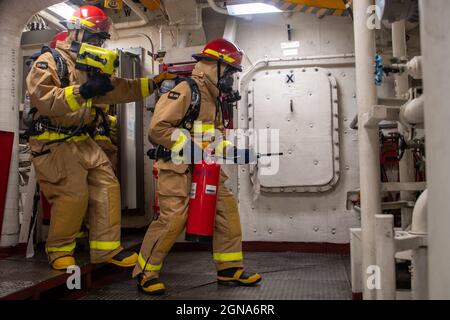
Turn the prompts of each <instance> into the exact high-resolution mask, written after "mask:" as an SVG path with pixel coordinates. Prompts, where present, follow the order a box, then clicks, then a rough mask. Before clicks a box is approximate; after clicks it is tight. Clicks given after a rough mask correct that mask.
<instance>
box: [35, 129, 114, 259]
mask: <svg viewBox="0 0 450 320" xmlns="http://www.w3.org/2000/svg"><path fill="white" fill-rule="evenodd" d="M30 146H31V148H32V150H33V151H35V152H38V150H39V149H40V146H42V142H41V141H35V140H30ZM46 148H47V147H46ZM47 149H49V150H50V152H49V153H45V154H43V155H39V156H35V157H34V158H33V164H34V167H35V169H36V173H37V177H38V179H39V185H40V187H41V190H42V192H43V193H44V195H45V197H46V198H47V199H48V201H49V202H50V204H51V205H52V216H51V220H50V229H49V234H48V240H47V245H46V251H47V254H48V257H49V260H50V262H53V261H54V260H55V259H57V258H59V257H63V256H67V255H72V254H73V252H74V249H75V246H76V242H75V238H76V235H77V233H78V232H79V231H80V228H81V225H82V223H83V219H84V217H85V215H86V214H87V220H88V222H89V245H90V256H91V262H93V263H101V262H106V261H108V260H109V259H110V258H112V257H113V256H115V255H116V254H117V253H119V252H120V251H121V250H122V249H123V248H122V247H121V244H120V225H121V221H120V220H121V207H120V206H121V204H120V188H119V182H118V180H117V178H116V176H115V175H114V172H113V170H112V167H111V163H110V161H109V160H108V158H107V157H106V155H105V153H104V152H103V151H102V150H101V149H100V147H99V146H98V145H97V144H96V143H95V142H94V141H93V140H92V139H91V138H90V137H89V136H87V135H83V136H77V137H73V138H71V140H70V141H68V142H62V143H58V144H55V145H51V146H49V147H48V148H47Z"/></svg>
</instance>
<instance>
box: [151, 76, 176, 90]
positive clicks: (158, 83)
mask: <svg viewBox="0 0 450 320" xmlns="http://www.w3.org/2000/svg"><path fill="white" fill-rule="evenodd" d="M177 77H178V76H177V75H176V74H173V73H169V72H163V73H160V74H158V75H157V76H156V77H154V78H153V82H154V83H155V85H156V86H157V87H158V88H159V87H160V86H161V83H162V82H163V81H164V80H175V79H176V78H177Z"/></svg>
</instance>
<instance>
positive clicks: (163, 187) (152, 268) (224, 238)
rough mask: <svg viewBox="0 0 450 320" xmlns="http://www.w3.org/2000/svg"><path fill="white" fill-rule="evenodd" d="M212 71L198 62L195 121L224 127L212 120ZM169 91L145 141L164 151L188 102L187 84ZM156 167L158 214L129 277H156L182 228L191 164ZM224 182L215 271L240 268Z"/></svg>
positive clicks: (232, 205)
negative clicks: (199, 95)
mask: <svg viewBox="0 0 450 320" xmlns="http://www.w3.org/2000/svg"><path fill="white" fill-rule="evenodd" d="M216 70H217V64H216V63H214V62H207V61H200V62H199V63H197V65H196V67H195V69H194V71H193V76H192V78H193V79H194V80H195V81H196V83H197V84H198V87H199V90H200V93H201V108H200V115H199V117H198V118H197V121H202V124H215V127H216V128H219V129H220V128H223V126H222V124H221V120H220V119H216V104H215V101H216V98H217V96H218V94H219V92H218V89H217V87H216V85H215V83H217V71H216ZM172 92H174V93H172V94H171V93H167V94H165V95H163V96H162V97H161V98H160V100H159V102H158V103H157V105H156V109H155V114H154V116H153V119H152V121H151V124H150V129H149V139H150V140H151V141H152V142H153V143H157V144H160V145H162V146H164V147H166V148H168V149H170V148H171V147H172V146H173V145H174V141H173V140H172V133H173V132H174V131H175V130H176V129H177V127H178V126H179V124H180V122H181V120H182V119H183V117H184V115H185V114H186V111H187V110H188V108H189V105H190V102H191V89H190V87H189V85H188V84H187V83H186V82H182V83H180V84H179V85H178V86H177V87H175V88H174V89H173V90H172ZM218 118H219V117H218ZM157 166H158V185H157V192H158V199H159V207H160V216H159V218H158V219H157V220H155V221H153V222H152V224H151V225H150V227H149V229H148V230H147V233H146V235H145V238H144V241H143V243H142V247H141V250H140V254H139V259H138V262H137V264H136V267H135V269H134V272H133V276H137V275H138V274H140V273H142V272H143V271H144V270H145V277H146V278H148V279H151V278H155V277H158V276H159V272H160V270H161V267H162V264H163V261H164V258H165V257H166V255H167V254H168V252H169V251H170V249H171V248H172V246H173V244H174V243H175V241H176V239H177V238H178V236H179V235H180V234H181V232H182V231H183V229H184V227H185V224H186V219H187V211H188V204H189V193H190V189H191V166H190V165H187V164H174V163H173V162H172V161H167V162H164V161H163V160H159V161H158V162H157ZM227 178H228V177H227V176H226V175H225V174H224V173H223V171H222V172H221V180H220V185H219V190H218V202H217V213H216V221H215V232H214V238H213V259H214V262H215V264H216V268H217V270H223V269H227V268H232V267H242V265H243V261H242V260H243V255H242V243H241V238H242V237H241V225H240V218H239V212H238V207H237V203H236V200H235V198H234V195H233V193H232V192H231V191H229V190H228V189H227V188H226V187H225V186H224V182H225V181H226V180H227Z"/></svg>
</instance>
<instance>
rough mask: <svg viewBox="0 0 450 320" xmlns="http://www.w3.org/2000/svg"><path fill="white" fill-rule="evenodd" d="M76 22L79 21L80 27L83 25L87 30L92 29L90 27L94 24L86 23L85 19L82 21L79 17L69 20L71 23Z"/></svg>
mask: <svg viewBox="0 0 450 320" xmlns="http://www.w3.org/2000/svg"><path fill="white" fill-rule="evenodd" d="M77 20H78V21H80V23H81V24H82V25H85V26H86V27H88V28H92V27H94V26H95V23H93V22H91V21H88V20H86V19H83V18H79V17H72V18H70V21H72V22H76V21H77Z"/></svg>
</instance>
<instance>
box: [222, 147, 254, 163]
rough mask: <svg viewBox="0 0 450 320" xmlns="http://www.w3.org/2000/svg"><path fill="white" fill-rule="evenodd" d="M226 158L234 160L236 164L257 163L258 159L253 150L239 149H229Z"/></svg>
mask: <svg viewBox="0 0 450 320" xmlns="http://www.w3.org/2000/svg"><path fill="white" fill-rule="evenodd" d="M225 157H226V159H233V162H234V163H235V164H249V163H255V162H256V160H257V159H258V156H257V155H256V153H255V151H254V150H253V149H238V148H236V147H231V148H227V150H226V152H225Z"/></svg>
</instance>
